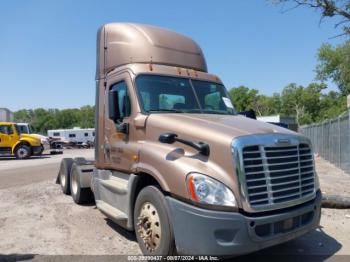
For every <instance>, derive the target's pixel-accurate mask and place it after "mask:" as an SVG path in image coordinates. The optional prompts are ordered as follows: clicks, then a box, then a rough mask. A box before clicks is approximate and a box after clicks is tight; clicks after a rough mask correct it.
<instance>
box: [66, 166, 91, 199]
mask: <svg viewBox="0 0 350 262" xmlns="http://www.w3.org/2000/svg"><path fill="white" fill-rule="evenodd" d="M79 176H80V170H79V168H78V165H77V164H75V163H74V164H73V165H72V168H71V172H70V189H71V195H72V198H73V200H74V202H75V203H77V204H79V205H80V204H87V203H91V202H92V200H93V193H92V191H91V189H90V188H81V187H80V179H79Z"/></svg>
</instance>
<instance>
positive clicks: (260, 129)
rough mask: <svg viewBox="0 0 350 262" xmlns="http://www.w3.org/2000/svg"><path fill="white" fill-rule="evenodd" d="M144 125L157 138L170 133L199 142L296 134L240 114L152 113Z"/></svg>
mask: <svg viewBox="0 0 350 262" xmlns="http://www.w3.org/2000/svg"><path fill="white" fill-rule="evenodd" d="M147 124H148V125H149V124H150V125H151V126H152V127H155V130H154V131H156V133H157V135H159V134H160V133H161V132H172V133H177V134H179V135H180V134H182V135H185V136H190V137H197V139H198V137H201V138H202V140H212V139H213V138H215V140H220V137H222V138H224V137H225V138H227V139H229V140H230V141H232V139H233V138H235V137H238V136H244V135H254V134H266V133H280V134H290V135H297V133H295V132H293V131H291V130H288V129H285V128H282V127H279V126H277V125H272V124H268V123H265V122H262V121H258V120H254V119H250V118H247V117H244V116H241V115H216V114H181V113H178V114H172V113H169V114H168V113H167V114H151V115H150V116H149V118H148V120H147ZM152 129H153V128H152ZM157 131H158V132H157ZM205 138H206V139H205ZM203 142H205V141H203Z"/></svg>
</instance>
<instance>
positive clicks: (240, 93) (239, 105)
mask: <svg viewBox="0 0 350 262" xmlns="http://www.w3.org/2000/svg"><path fill="white" fill-rule="evenodd" d="M258 93H259V92H258V90H256V89H249V88H248V87H246V86H239V87H236V88H235V87H234V88H232V89H231V90H230V91H229V94H230V97H231V100H232V103H233V105H234V106H235V109H236V110H237V111H238V112H240V111H244V110H248V109H254V110H255V109H256V103H257V100H258Z"/></svg>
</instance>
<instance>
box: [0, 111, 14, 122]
mask: <svg viewBox="0 0 350 262" xmlns="http://www.w3.org/2000/svg"><path fill="white" fill-rule="evenodd" d="M13 119H14V117H13V113H12V112H11V111H10V110H9V109H7V108H0V122H13Z"/></svg>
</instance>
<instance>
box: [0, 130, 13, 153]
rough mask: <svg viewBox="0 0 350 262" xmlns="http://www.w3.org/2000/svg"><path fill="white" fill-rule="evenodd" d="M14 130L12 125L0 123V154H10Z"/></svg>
mask: <svg viewBox="0 0 350 262" xmlns="http://www.w3.org/2000/svg"><path fill="white" fill-rule="evenodd" d="M13 139H14V130H13V128H12V125H8V124H0V154H11V152H12V151H11V150H12V146H13V143H14V141H13Z"/></svg>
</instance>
